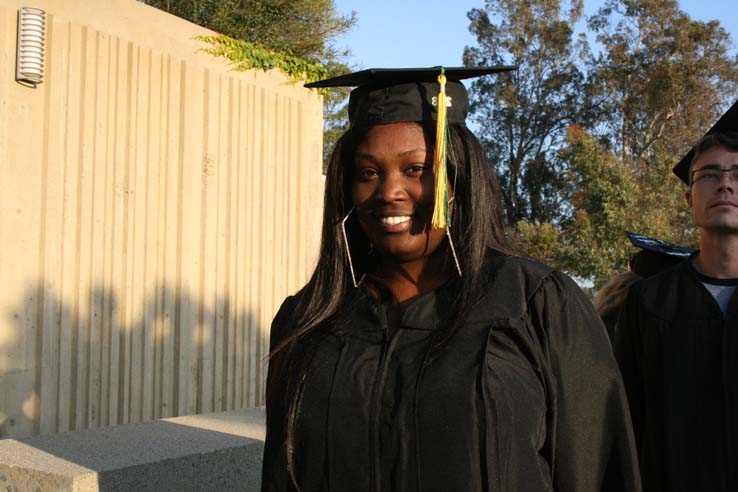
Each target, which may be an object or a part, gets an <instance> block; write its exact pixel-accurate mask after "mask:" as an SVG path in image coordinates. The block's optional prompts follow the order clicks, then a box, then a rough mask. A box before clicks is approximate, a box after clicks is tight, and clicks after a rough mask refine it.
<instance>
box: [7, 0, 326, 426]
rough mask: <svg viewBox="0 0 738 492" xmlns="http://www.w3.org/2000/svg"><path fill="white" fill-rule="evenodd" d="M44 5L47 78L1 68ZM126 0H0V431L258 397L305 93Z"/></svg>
mask: <svg viewBox="0 0 738 492" xmlns="http://www.w3.org/2000/svg"><path fill="white" fill-rule="evenodd" d="M21 5H23V6H32V7H40V8H43V9H45V10H46V11H47V12H48V14H49V18H48V20H49V25H48V30H47V41H48V45H47V50H46V54H47V67H46V80H45V81H44V82H43V83H42V84H40V85H39V86H38V87H36V88H32V87H28V86H24V85H21V84H18V83H16V82H15V80H14V76H15V50H16V45H15V43H16V40H15V37H16V34H15V33H16V11H17V8H18V7H19V6H21ZM200 34H209V31H206V30H204V29H202V28H199V27H197V26H195V25H193V24H190V23H188V22H185V21H183V20H180V19H177V18H176V17H173V16H170V15H168V14H165V13H163V12H160V11H158V10H155V9H153V8H150V7H147V6H145V5H143V4H140V3H138V2H136V1H135V0H105V1H104V2H92V1H89V0H34V1H32V2H31V1H20V0H0V286H1V287H0V437H22V436H29V435H35V434H47V433H56V432H62V431H68V430H76V429H85V428H91V427H98V426H107V425H113V424H125V423H135V422H142V421H148V420H152V419H158V418H162V417H172V416H178V415H187V414H198V413H203V412H214V411H223V410H230V409H235V408H242V407H250V406H257V405H260V404H262V402H263V390H264V380H265V375H266V364H265V359H264V358H265V356H266V354H267V347H268V328H269V323H270V320H271V318H272V316H273V314H274V313H275V311H276V309H277V308H278V306H279V304H280V302H281V300H282V299H283V298H284V297H285V296H286V295H287V294H289V293H291V292H294V291H295V290H297V288H298V287H299V286H301V285H302V284H303V283H304V281H305V280H306V278H307V275H308V273H309V271H310V270H311V267H312V265H313V259H314V254H315V251H316V249H317V243H318V233H319V227H320V223H319V222H320V215H321V212H320V210H321V207H322V204H321V200H322V180H321V145H322V140H321V138H322V109H321V101H320V98H319V97H318V96H317V95H316V94H314V93H311V92H310V91H308V90H306V89H304V88H302V87H301V85H300V84H295V83H292V82H290V81H289V80H288V79H286V78H285V77H283V76H282V75H281V74H279V73H276V72H272V73H262V72H249V73H234V72H232V71H230V69H229V67H228V65H227V64H226V63H225V62H224V61H222V60H218V59H214V58H213V57H211V56H210V55H207V54H204V53H202V52H200V51H199V50H200V48H202V46H203V45H202V43H201V42H199V41H197V40H195V39H194V36H197V35H200Z"/></svg>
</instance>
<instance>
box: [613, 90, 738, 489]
mask: <svg viewBox="0 0 738 492" xmlns="http://www.w3.org/2000/svg"><path fill="white" fill-rule="evenodd" d="M736 129H738V103H737V104H734V105H733V107H732V108H730V110H729V111H728V112H727V113H726V114H725V115H723V117H722V118H721V119H720V120H719V121H718V122H717V123H716V124H715V125H714V126H713V128H712V129H710V131H709V132H708V133H707V135H706V136H705V137H703V138H702V139H701V140H700V141H699V142H697V144H696V145H695V146H694V147H693V148H692V150H691V151H690V152H689V153H688V154H687V156H685V157H684V158H683V159H682V160H681V161H680V162H679V163H678V164H677V166H676V167H675V168H674V172H675V174H676V175H677V176H678V177H679V178H680V179H681V180H682V181H683V182H684V183H685V184H686V186H687V192H686V200H687V203H688V204H689V207H690V208H691V210H692V215H693V216H694V220H695V223H696V224H697V226H698V227H699V232H700V248H699V251H697V252H696V253H694V254H692V255H691V256H690V257H689V258H687V259H685V260H683V261H681V262H679V263H678V264H677V265H676V266H674V267H672V268H669V269H667V270H665V271H664V272H661V273H659V274H657V275H655V276H653V277H650V278H647V279H644V280H642V281H640V282H638V283H636V284H635V285H634V286H633V287H632V288H631V289H630V292H629V293H628V297H627V299H626V302H625V306H624V308H623V312H622V314H621V316H620V319H619V321H618V327H617V331H616V334H615V346H614V348H615V353H616V356H617V359H618V362H619V364H620V368H621V370H622V373H623V378H624V380H625V384H626V387H627V390H628V400H629V403H630V408H631V415H632V419H633V426H634V429H635V433H636V440H637V442H638V451H639V458H640V465H641V473H642V479H643V487H644V490H645V491H646V492H653V491H664V492H666V491H669V492H673V491H698V490H699V491H703V490H705V491H706V490H709V491H711V492H712V491H715V492H720V491H735V490H738V466H736V463H738V384H737V382H738V330H737V328H738V295H736V294H735V289H736V286H738V133H736V131H735V130H736Z"/></svg>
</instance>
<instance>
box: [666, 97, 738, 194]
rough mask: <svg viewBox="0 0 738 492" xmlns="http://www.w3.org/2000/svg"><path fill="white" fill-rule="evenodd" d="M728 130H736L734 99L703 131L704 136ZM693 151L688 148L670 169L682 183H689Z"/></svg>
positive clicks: (737, 106) (737, 119) (737, 110)
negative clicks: (715, 121)
mask: <svg viewBox="0 0 738 492" xmlns="http://www.w3.org/2000/svg"><path fill="white" fill-rule="evenodd" d="M728 131H733V132H735V131H738V101H736V102H735V104H733V105H732V106H731V107H730V109H729V110H727V111H726V112H725V114H724V115H722V116H721V117H720V119H719V120H717V123H715V124H714V125H712V128H710V129H709V130H708V131H707V133H705V136H707V135H710V134H711V133H715V132H728ZM694 152H695V148H694V147H692V148H691V149H689V152H687V155H685V156H684V157H682V160H681V161H679V163H678V164H677V165H676V166H674V169H673V170H672V171H673V172H674V174H676V175H677V177H679V179H681V180H682V181H684V183H685V184H687V185H689V166H690V164H692V160H693V159H694Z"/></svg>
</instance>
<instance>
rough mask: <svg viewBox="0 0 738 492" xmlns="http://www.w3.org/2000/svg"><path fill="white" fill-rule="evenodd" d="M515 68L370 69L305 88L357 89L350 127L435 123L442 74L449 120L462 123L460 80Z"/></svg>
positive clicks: (464, 99) (465, 107)
mask: <svg viewBox="0 0 738 492" xmlns="http://www.w3.org/2000/svg"><path fill="white" fill-rule="evenodd" d="M515 69H516V67H511V66H495V67H450V68H442V67H433V68H370V69H368V70H362V71H360V72H354V73H350V74H347V75H340V76H338V77H333V78H330V79H326V80H320V81H318V82H312V83H310V84H305V87H308V88H321V87H356V89H354V90H353V91H351V95H350V96H349V124H350V125H351V126H352V127H354V126H362V125H376V124H380V123H398V122H403V121H417V122H421V121H436V120H437V117H438V116H437V115H438V112H437V109H436V108H437V101H438V99H437V98H438V93H439V82H438V76H439V75H440V74H441V72H442V71H443V74H444V75H445V76H446V87H445V91H446V94H447V103H446V108H447V118H448V121H449V122H451V123H463V122H464V120H465V119H466V115H467V113H468V112H469V98H468V95H467V92H466V89H465V88H464V85H463V84H462V83H461V80H464V79H470V78H474V77H480V76H482V75H488V74H493V73H499V72H507V71H510V70H515Z"/></svg>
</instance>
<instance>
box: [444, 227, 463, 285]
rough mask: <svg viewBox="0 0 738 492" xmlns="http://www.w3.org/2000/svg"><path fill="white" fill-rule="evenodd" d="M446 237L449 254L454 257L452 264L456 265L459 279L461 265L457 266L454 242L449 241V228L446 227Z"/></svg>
mask: <svg viewBox="0 0 738 492" xmlns="http://www.w3.org/2000/svg"><path fill="white" fill-rule="evenodd" d="M446 236H447V237H448V245H449V246H451V254H452V255H453V257H454V263H456V271H457V272H459V277H461V265H460V264H459V257H458V256H456V248H454V242H453V240H452V239H451V228H450V227H446Z"/></svg>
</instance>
